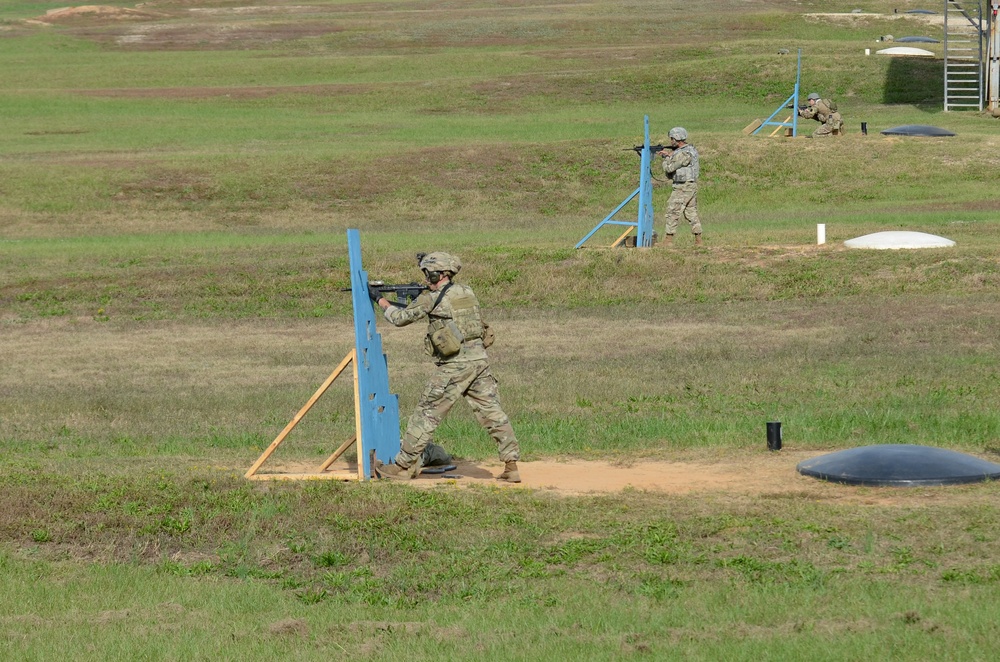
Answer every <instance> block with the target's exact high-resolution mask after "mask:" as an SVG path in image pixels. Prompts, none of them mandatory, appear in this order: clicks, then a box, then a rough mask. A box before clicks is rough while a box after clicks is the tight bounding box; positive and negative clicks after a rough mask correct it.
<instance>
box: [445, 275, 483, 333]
mask: <svg viewBox="0 0 1000 662" xmlns="http://www.w3.org/2000/svg"><path fill="white" fill-rule="evenodd" d="M442 303H443V304H448V305H449V307H450V308H451V311H450V312H451V319H452V320H453V321H454V322H455V325H456V326H457V327H458V330H459V331H461V332H462V335H464V336H465V339H466V340H476V339H477V338H482V337H483V318H482V316H481V315H480V313H479V300H478V299H477V298H476V295H475V294H474V293H473V292H472V288H471V287H468V286H466V285H457V284H456V285H455V286H453V287H452V288H451V289H449V290H448V292H447V293H446V294H445V296H444V301H442Z"/></svg>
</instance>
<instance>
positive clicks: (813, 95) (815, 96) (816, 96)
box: [806, 92, 819, 101]
mask: <svg viewBox="0 0 1000 662" xmlns="http://www.w3.org/2000/svg"><path fill="white" fill-rule="evenodd" d="M806 99H812V100H813V101H819V94H817V93H816V92H810V94H809V96H807V97H806Z"/></svg>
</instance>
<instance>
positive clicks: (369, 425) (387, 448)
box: [347, 229, 399, 480]
mask: <svg viewBox="0 0 1000 662" xmlns="http://www.w3.org/2000/svg"><path fill="white" fill-rule="evenodd" d="M347 250H348V255H349V257H350V269H351V303H352V304H353V306H354V349H355V351H356V352H357V358H356V359H355V367H356V368H357V372H358V399H359V402H358V403H357V411H358V413H359V415H360V417H361V453H360V455H361V457H359V458H358V462H360V463H362V466H363V468H364V471H363V472H362V473H363V475H364V478H365V480H368V478H370V477H371V475H372V466H371V457H370V454H371V452H372V451H375V457H376V458H378V459H379V460H381V461H382V462H386V463H388V462H391V461H392V459H393V458H394V457H396V454H397V453H399V396H398V395H395V394H392V393H390V392H389V366H388V364H387V363H386V357H385V354H384V353H383V351H382V336H380V335H379V333H378V331H377V330H376V328H375V311H374V310H373V308H372V303H371V300H370V299H369V298H368V272H366V271H364V270H363V269H362V268H361V236H360V233H359V232H358V231H357V230H354V229H351V230H348V231H347Z"/></svg>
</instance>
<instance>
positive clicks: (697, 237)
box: [694, 234, 701, 246]
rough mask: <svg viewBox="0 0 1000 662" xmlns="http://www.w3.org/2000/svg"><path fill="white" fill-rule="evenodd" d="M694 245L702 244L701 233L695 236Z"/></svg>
mask: <svg viewBox="0 0 1000 662" xmlns="http://www.w3.org/2000/svg"><path fill="white" fill-rule="evenodd" d="M694 245H695V246H701V235H700V234H696V235H695V236H694Z"/></svg>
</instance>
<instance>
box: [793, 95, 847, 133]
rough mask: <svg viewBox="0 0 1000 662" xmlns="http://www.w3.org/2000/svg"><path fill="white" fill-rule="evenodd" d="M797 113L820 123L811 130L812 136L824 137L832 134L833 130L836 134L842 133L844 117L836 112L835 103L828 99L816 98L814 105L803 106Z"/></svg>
mask: <svg viewBox="0 0 1000 662" xmlns="http://www.w3.org/2000/svg"><path fill="white" fill-rule="evenodd" d="M799 115H801V116H802V117H804V118H805V119H807V120H816V121H817V122H819V123H820V126H819V128H818V129H816V130H815V131H813V134H812V135H813V138H825V137H826V136H832V135H833V134H834V131H836V132H837V135H843V132H844V118H843V117H841V116H840V113H839V112H837V103H836V102H835V101H832V100H830V99H817V100H816V103H815V105H812V106H809V107H808V108H803V109H802V110H800V111H799Z"/></svg>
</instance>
